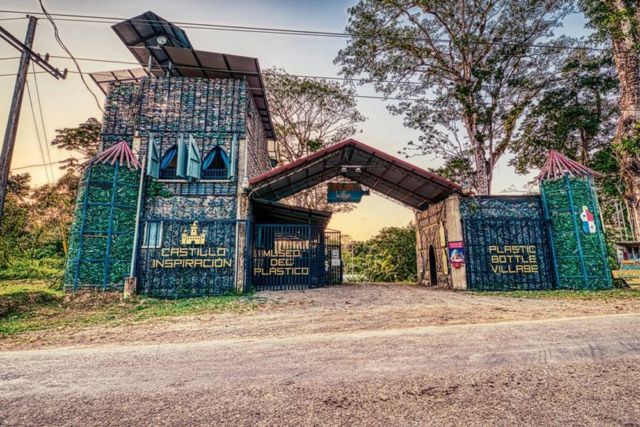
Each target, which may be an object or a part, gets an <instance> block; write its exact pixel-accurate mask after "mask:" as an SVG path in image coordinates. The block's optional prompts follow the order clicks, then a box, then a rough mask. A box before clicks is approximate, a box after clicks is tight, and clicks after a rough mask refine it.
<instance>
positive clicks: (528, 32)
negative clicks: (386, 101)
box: [336, 0, 570, 194]
mask: <svg viewBox="0 0 640 427" xmlns="http://www.w3.org/2000/svg"><path fill="white" fill-rule="evenodd" d="M569 6H570V4H569V3H568V1H565V0H545V1H542V0H457V1H430V0H429V1H428V0H422V1H419V0H415V1H411V0H361V1H360V2H359V3H358V4H357V5H356V6H354V7H352V8H351V9H349V15H350V19H349V24H348V26H347V28H346V31H347V32H348V33H349V34H350V35H351V36H352V38H351V39H349V41H348V43H347V47H346V48H345V49H343V50H341V51H340V52H339V54H338V57H337V58H336V62H337V63H339V64H341V65H342V70H343V73H344V74H345V75H346V76H349V77H352V76H359V75H362V76H364V78H365V80H366V81H367V82H371V83H373V84H374V86H375V88H376V89H377V90H378V91H380V92H382V93H383V94H384V95H386V96H393V95H395V96H397V97H400V98H404V99H406V100H404V101H402V102H399V103H397V104H395V105H391V106H390V107H389V108H390V111H391V112H392V113H394V114H403V115H404V122H405V125H406V126H409V127H412V128H415V129H417V130H419V131H420V132H421V135H420V137H419V142H418V143H415V144H414V145H413V146H412V147H411V150H410V151H412V152H414V153H415V152H418V153H430V154H438V155H440V156H442V157H443V158H444V159H445V160H449V159H451V158H461V157H467V158H469V159H470V160H471V161H472V163H473V165H474V175H475V179H474V181H475V185H476V187H477V191H478V193H480V194H489V193H490V191H491V182H492V179H493V170H494V168H495V166H496V164H497V162H498V161H499V160H500V158H501V157H502V156H503V155H504V153H505V152H507V150H508V148H509V145H510V143H511V140H512V138H513V136H514V132H515V131H516V130H517V127H518V123H519V119H520V118H521V116H522V114H523V112H524V111H525V110H526V109H527V108H528V107H529V105H530V104H531V103H532V101H533V100H534V99H535V98H536V97H537V96H538V94H539V92H540V90H541V89H542V88H544V87H545V85H546V84H547V82H548V80H549V79H551V78H552V75H553V71H554V69H555V68H556V65H555V63H556V61H557V57H558V56H559V55H560V53H561V52H562V49H560V47H561V46H563V45H564V44H565V43H566V41H565V40H562V39H558V38H555V39H554V38H553V37H554V34H553V31H554V29H555V28H556V27H558V26H559V25H560V23H561V20H562V18H563V17H564V16H565V15H566V14H567V13H568V11H569ZM542 42H544V44H542ZM463 134H464V135H463Z"/></svg>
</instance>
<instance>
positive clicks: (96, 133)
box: [51, 117, 102, 173]
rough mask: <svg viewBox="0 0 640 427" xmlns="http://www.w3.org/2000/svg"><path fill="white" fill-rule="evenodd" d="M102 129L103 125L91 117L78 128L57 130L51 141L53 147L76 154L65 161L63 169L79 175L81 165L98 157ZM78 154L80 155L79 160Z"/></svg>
mask: <svg viewBox="0 0 640 427" xmlns="http://www.w3.org/2000/svg"><path fill="white" fill-rule="evenodd" d="M101 127H102V125H101V124H100V122H99V121H98V120H97V119H94V118H93V117H90V118H88V119H87V120H86V121H85V122H83V123H80V124H79V125H78V126H77V127H74V128H64V129H57V130H56V136H55V138H54V139H53V141H51V145H53V146H54V147H57V148H59V149H61V150H66V151H70V152H72V153H74V154H75V156H71V157H69V158H68V159H66V160H64V162H63V166H62V169H67V170H73V171H74V172H76V173H78V172H79V168H80V163H82V161H83V160H87V159H89V158H91V157H93V156H95V155H96V153H97V151H98V145H99V143H100V129H101ZM78 154H79V155H80V158H79V159H78Z"/></svg>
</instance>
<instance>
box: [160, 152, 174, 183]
mask: <svg viewBox="0 0 640 427" xmlns="http://www.w3.org/2000/svg"><path fill="white" fill-rule="evenodd" d="M177 170H178V146H177V145H174V146H173V147H171V148H169V149H168V150H167V152H166V153H164V156H162V161H161V162H160V179H176V178H178V175H177Z"/></svg>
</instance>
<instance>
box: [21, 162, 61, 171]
mask: <svg viewBox="0 0 640 427" xmlns="http://www.w3.org/2000/svg"><path fill="white" fill-rule="evenodd" d="M61 163H63V161H57V162H51V163H41V164H36V165H27V166H19V167H17V168H11V170H12V171H19V170H23V169H34V168H41V167H45V166H50V165H59V164H61Z"/></svg>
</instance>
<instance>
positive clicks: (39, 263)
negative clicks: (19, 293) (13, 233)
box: [0, 257, 64, 282]
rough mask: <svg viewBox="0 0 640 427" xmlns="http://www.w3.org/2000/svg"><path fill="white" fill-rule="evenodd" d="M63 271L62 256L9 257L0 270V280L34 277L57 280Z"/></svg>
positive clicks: (36, 278) (35, 278)
mask: <svg viewBox="0 0 640 427" xmlns="http://www.w3.org/2000/svg"><path fill="white" fill-rule="evenodd" d="M63 272H64V258H62V257H54V258H36V259H29V258H26V259H25V258H15V257H14V258H11V260H10V261H9V263H8V264H7V266H6V267H5V268H3V269H1V270H0V280H16V279H34V280H51V281H52V282H59V281H60V280H61V279H62V276H63Z"/></svg>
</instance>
